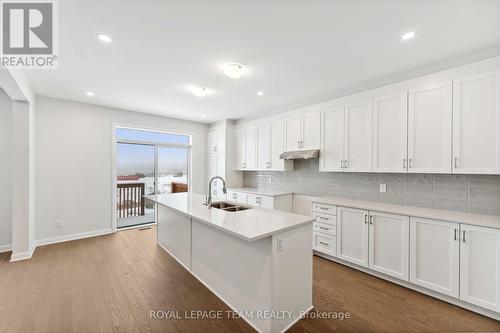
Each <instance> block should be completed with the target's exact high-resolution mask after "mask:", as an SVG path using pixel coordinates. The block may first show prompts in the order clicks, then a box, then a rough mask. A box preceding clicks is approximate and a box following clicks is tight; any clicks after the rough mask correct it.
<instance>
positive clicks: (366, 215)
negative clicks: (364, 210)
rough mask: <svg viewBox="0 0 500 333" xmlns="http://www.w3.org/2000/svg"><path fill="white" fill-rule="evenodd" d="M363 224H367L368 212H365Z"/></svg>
mask: <svg viewBox="0 0 500 333" xmlns="http://www.w3.org/2000/svg"><path fill="white" fill-rule="evenodd" d="M365 224H368V214H365Z"/></svg>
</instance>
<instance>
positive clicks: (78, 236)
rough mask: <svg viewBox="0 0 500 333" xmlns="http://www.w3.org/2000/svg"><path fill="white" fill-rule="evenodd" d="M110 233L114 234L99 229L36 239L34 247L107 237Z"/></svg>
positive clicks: (111, 231) (110, 230)
mask: <svg viewBox="0 0 500 333" xmlns="http://www.w3.org/2000/svg"><path fill="white" fill-rule="evenodd" d="M112 233H114V231H113V229H111V228H109V229H100V230H94V231H89V232H82V233H80V234H73V235H65V236H58V237H52V238H45V239H37V240H35V245H36V246H42V245H49V244H55V243H62V242H68V241H72V240H77V239H83V238H89V237H96V236H102V235H107V234H112Z"/></svg>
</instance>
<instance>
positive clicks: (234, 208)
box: [211, 201, 250, 212]
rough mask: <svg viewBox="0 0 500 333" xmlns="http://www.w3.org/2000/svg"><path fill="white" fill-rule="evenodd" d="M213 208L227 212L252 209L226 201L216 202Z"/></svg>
mask: <svg viewBox="0 0 500 333" xmlns="http://www.w3.org/2000/svg"><path fill="white" fill-rule="evenodd" d="M211 206H212V208H217V209H221V210H223V211H226V212H239V211H242V210H247V209H250V207H247V206H240V205H234V204H231V203H228V202H225V201H219V202H214V203H212V205H211Z"/></svg>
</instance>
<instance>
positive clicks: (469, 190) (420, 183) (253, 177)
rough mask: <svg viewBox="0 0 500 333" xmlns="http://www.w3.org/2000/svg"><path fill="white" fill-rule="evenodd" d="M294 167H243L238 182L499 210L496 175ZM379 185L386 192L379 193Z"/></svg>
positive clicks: (312, 163)
mask: <svg viewBox="0 0 500 333" xmlns="http://www.w3.org/2000/svg"><path fill="white" fill-rule="evenodd" d="M294 163H295V169H294V171H289V172H269V171H245V172H244V173H243V185H244V186H245V187H254V188H261V189H276V190H278V189H279V190H285V191H290V192H294V193H298V194H304V195H314V196H338V197H344V198H350V199H359V200H369V201H380V202H385V203H392V204H400V205H407V206H419V207H428V208H437V209H446V210H455V211H462V212H470V213H479V214H490V215H500V176H498V175H451V174H446V175H444V174H403V173H401V174H397V173H349V172H319V171H318V170H319V165H318V163H319V160H318V159H311V160H295V162H294ZM380 184H386V185H387V191H386V192H385V193H380Z"/></svg>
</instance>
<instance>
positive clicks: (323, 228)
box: [319, 227, 330, 230]
mask: <svg viewBox="0 0 500 333" xmlns="http://www.w3.org/2000/svg"><path fill="white" fill-rule="evenodd" d="M319 228H320V229H322V230H330V228H325V227H319Z"/></svg>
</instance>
